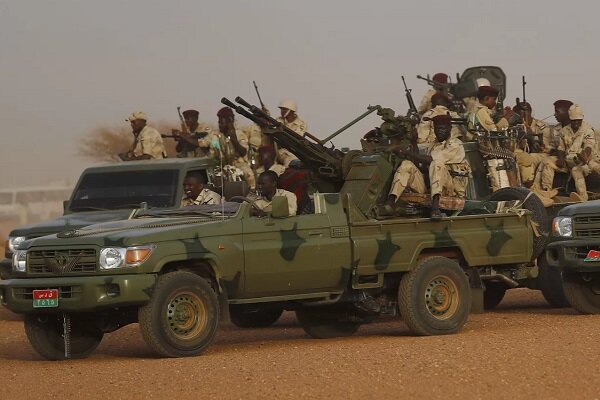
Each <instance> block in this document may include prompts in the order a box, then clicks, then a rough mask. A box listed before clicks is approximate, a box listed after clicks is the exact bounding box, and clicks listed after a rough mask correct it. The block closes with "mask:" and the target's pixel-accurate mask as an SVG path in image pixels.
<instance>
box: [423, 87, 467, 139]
mask: <svg viewBox="0 0 600 400" xmlns="http://www.w3.org/2000/svg"><path fill="white" fill-rule="evenodd" d="M431 106H432V108H431V109H430V110H428V111H426V112H425V114H423V116H422V117H421V121H420V122H419V125H417V143H419V144H423V143H433V142H435V141H436V138H435V132H434V130H433V122H432V121H431V118H433V117H435V116H436V115H446V114H449V115H450V116H451V117H452V118H457V119H458V118H460V116H459V115H458V114H457V113H455V112H454V111H450V110H449V109H448V107H450V99H449V98H448V96H446V95H445V94H443V93H435V94H434V95H433V96H431ZM451 136H452V137H457V138H460V137H461V136H462V132H461V128H460V127H459V126H458V125H452V132H451Z"/></svg>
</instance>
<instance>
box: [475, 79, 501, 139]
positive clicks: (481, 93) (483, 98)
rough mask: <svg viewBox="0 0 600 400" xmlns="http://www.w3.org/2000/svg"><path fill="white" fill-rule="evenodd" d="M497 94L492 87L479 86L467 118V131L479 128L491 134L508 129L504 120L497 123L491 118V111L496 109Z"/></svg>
mask: <svg viewBox="0 0 600 400" xmlns="http://www.w3.org/2000/svg"><path fill="white" fill-rule="evenodd" d="M498 94H499V92H498V90H497V89H496V88H494V87H492V86H480V87H479V88H478V89H477V102H476V103H475V105H474V106H473V111H472V112H471V113H469V117H468V119H469V120H468V126H469V129H478V128H479V129H483V130H485V131H487V132H492V131H499V130H502V129H505V128H508V121H507V120H506V118H504V117H502V118H500V120H499V121H498V122H494V120H493V118H492V111H493V110H494V109H495V107H496V101H497V100H498Z"/></svg>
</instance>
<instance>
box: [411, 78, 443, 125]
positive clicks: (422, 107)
mask: <svg viewBox="0 0 600 400" xmlns="http://www.w3.org/2000/svg"><path fill="white" fill-rule="evenodd" d="M431 80H432V81H433V82H436V83H439V84H440V85H439V86H434V87H432V88H431V89H429V90H428V91H427V92H425V95H423V98H422V99H421V103H419V107H418V108H417V112H418V113H419V115H423V114H424V113H425V112H427V110H430V109H431V108H433V106H432V104H431V97H432V96H433V95H434V94H436V93H440V94H445V93H444V86H443V85H446V84H448V75H446V74H444V73H442V72H438V73H437V74H435V75H433V77H431Z"/></svg>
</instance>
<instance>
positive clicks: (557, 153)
mask: <svg viewBox="0 0 600 400" xmlns="http://www.w3.org/2000/svg"><path fill="white" fill-rule="evenodd" d="M572 105H573V102H572V101H569V100H556V101H555V102H554V118H556V121H557V122H558V124H557V125H556V126H553V127H550V131H551V133H550V137H556V138H558V143H555V144H552V148H551V150H549V152H548V154H549V156H548V157H547V158H546V159H545V160H544V161H543V163H542V165H541V166H540V167H539V169H538V172H537V173H536V178H535V180H536V181H535V183H534V187H535V188H536V189H541V190H543V191H545V192H549V191H551V190H552V188H553V184H554V174H555V172H556V171H560V172H569V167H568V165H567V162H566V149H568V147H570V144H571V143H572V138H571V137H569V138H567V137H565V134H567V135H570V134H571V133H572V131H571V132H569V131H568V129H567V128H569V126H570V125H571V119H570V118H569V109H570V107H571V106H572ZM556 132H558V133H556ZM551 143H552V142H551Z"/></svg>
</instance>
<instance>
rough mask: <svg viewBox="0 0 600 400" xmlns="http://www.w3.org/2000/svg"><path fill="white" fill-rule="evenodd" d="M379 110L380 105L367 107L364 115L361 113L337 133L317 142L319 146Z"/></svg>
mask: <svg viewBox="0 0 600 400" xmlns="http://www.w3.org/2000/svg"><path fill="white" fill-rule="evenodd" d="M379 110H381V106H380V105H376V106H368V107H367V111H365V112H364V113H362V114H361V115H359V116H358V117H356V118H354V119H353V120H352V121H350V122H348V123H347V124H346V125H344V126H342V127H341V128H340V129H338V130H337V131H335V132H333V133H332V134H331V135H329V136H327V137H326V138H325V139H323V140H319V144H325V143H327V142H329V141H330V140H331V139H333V138H334V137H336V136H337V135H339V134H340V133H342V132H344V131H345V130H346V129H348V128H350V127H351V126H352V125H354V124H356V123H357V122H358V121H360V120H361V119H363V118H365V117H366V116H367V115H369V114H371V113H372V112H373V111H379Z"/></svg>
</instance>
